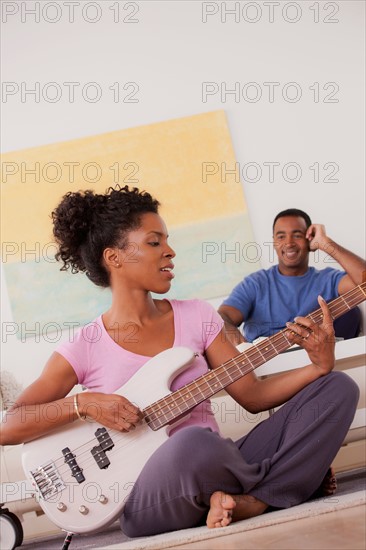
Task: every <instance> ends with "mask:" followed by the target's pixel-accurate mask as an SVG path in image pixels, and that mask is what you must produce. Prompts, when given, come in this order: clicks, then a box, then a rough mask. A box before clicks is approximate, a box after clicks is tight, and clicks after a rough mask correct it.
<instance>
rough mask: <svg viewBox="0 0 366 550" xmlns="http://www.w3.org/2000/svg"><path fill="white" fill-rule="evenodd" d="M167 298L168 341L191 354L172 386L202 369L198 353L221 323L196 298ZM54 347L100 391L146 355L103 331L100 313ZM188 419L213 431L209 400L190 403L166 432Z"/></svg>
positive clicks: (111, 388) (119, 382) (113, 386)
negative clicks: (171, 320)
mask: <svg viewBox="0 0 366 550" xmlns="http://www.w3.org/2000/svg"><path fill="white" fill-rule="evenodd" d="M169 302H170V304H171V306H172V309H173V314H174V333H175V338H174V344H173V346H174V347H176V346H185V347H188V348H190V349H191V350H192V351H194V352H195V353H196V354H197V356H196V358H195V360H194V361H193V363H192V365H191V366H189V367H187V369H186V370H185V371H183V372H182V373H180V374H179V375H178V376H177V377H176V378H175V379H174V381H173V383H172V387H171V390H172V391H175V390H178V389H180V388H181V387H182V386H184V385H186V384H188V383H189V382H191V381H192V380H194V379H196V378H198V377H199V376H201V375H202V374H205V373H206V372H207V371H208V365H207V361H206V359H205V356H204V353H205V350H206V349H207V348H208V347H209V346H210V344H211V343H212V342H213V340H214V339H215V338H216V336H217V335H218V334H219V332H220V331H221V329H222V327H223V324H224V323H223V320H222V319H221V317H220V316H219V314H218V313H217V312H216V311H215V309H214V308H213V307H212V306H211V305H210V304H208V303H207V302H204V301H202V300H185V301H181V300H169ZM56 351H57V352H58V353H60V354H61V355H62V356H63V357H64V358H65V359H66V360H67V361H68V362H69V363H70V365H71V366H72V367H73V369H74V370H75V373H76V375H77V377H78V381H79V384H82V385H83V386H85V387H86V388H87V389H88V390H90V391H99V392H103V393H114V392H116V391H117V390H119V389H120V388H121V387H122V386H123V385H124V384H125V383H126V382H127V381H128V380H129V379H130V378H131V377H132V376H133V375H134V374H135V373H136V372H137V371H138V370H139V369H140V368H141V367H142V366H143V365H144V364H145V363H146V362H147V361H148V360H149V359H151V357H148V356H145V355H138V354H136V353H132V352H131V351H127V350H125V349H124V348H122V347H121V346H119V345H118V344H117V343H116V342H115V341H114V340H113V338H111V336H110V335H109V334H108V332H107V331H106V329H105V327H104V324H103V321H102V317H101V316H100V317H98V318H97V319H95V320H94V321H93V322H91V323H89V324H87V325H85V326H84V327H83V328H81V329H80V330H79V331H78V332H77V333H76V335H75V338H74V340H73V341H72V342H63V343H61V344H60V346H59V347H58V348H57V349H56ZM122 394H123V392H122ZM193 425H195V426H203V427H205V428H211V429H212V430H213V431H217V432H218V431H219V428H218V425H217V423H216V420H215V418H214V415H213V412H212V410H211V405H210V401H209V400H207V401H204V402H203V403H200V404H199V405H197V406H196V407H194V409H192V410H191V411H190V416H188V417H187V419H185V420H184V421H183V422H181V423H180V424H179V425H177V427H176V429H174V430H172V431H171V434H172V433H173V432H174V431H175V430H177V429H180V428H183V427H185V426H193Z"/></svg>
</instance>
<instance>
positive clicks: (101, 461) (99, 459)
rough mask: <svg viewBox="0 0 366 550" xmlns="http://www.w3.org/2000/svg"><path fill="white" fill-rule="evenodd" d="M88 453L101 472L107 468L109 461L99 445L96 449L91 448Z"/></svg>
mask: <svg viewBox="0 0 366 550" xmlns="http://www.w3.org/2000/svg"><path fill="white" fill-rule="evenodd" d="M90 452H91V454H92V456H93V458H94V460H95V462H96V463H97V464H98V466H99V468H100V469H101V470H103V469H104V468H108V466H109V465H110V460H109V458H108V457H107V455H106V454H105V452H104V451H103V449H102V447H101V446H100V445H99V446H98V447H93V448H92V450H91V451H90Z"/></svg>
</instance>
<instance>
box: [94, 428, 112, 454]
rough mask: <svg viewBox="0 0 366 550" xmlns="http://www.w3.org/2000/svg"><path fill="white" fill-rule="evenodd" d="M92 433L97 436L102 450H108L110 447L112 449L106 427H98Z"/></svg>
mask: <svg viewBox="0 0 366 550" xmlns="http://www.w3.org/2000/svg"><path fill="white" fill-rule="evenodd" d="M94 435H95V437H96V438H97V440H98V442H99V444H100V447H101V448H102V449H103V451H109V450H110V449H113V447H114V443H113V441H112V438H111V436H110V435H109V433H108V432H107V430H106V428H98V429H97V431H96V432H95V434H94Z"/></svg>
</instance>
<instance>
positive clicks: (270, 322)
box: [223, 265, 346, 342]
mask: <svg viewBox="0 0 366 550" xmlns="http://www.w3.org/2000/svg"><path fill="white" fill-rule="evenodd" d="M345 275H346V273H345V272H344V271H339V270H337V269H332V268H330V267H327V268H326V269H322V270H320V271H319V270H317V269H315V268H314V267H309V269H308V271H307V272H306V273H305V275H300V276H286V275H282V274H281V273H280V272H279V270H278V265H275V266H273V267H271V268H270V269H261V270H260V271H256V272H255V273H252V274H251V275H248V276H247V277H245V278H244V279H243V281H241V283H239V284H238V285H236V287H235V288H234V289H233V291H232V292H231V294H230V296H229V297H228V298H227V299H226V300H224V302H223V304H224V305H227V306H232V307H235V308H236V309H238V310H239V311H240V312H241V313H242V315H243V317H244V331H243V332H244V336H245V338H246V340H248V342H252V341H253V340H255V339H256V338H258V337H259V336H272V334H275V333H276V332H278V331H279V330H282V329H283V328H284V327H285V325H286V323H287V321H293V320H294V317H296V316H306V315H308V314H309V313H311V312H312V311H314V310H316V309H318V308H319V304H318V299H317V298H318V295H319V294H320V295H321V296H322V297H323V298H324V300H325V301H327V302H328V301H329V300H333V299H334V298H337V297H338V295H339V294H338V284H339V281H340V280H341V279H342V277H344V276H345Z"/></svg>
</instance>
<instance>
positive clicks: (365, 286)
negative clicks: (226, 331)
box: [142, 283, 366, 430]
mask: <svg viewBox="0 0 366 550" xmlns="http://www.w3.org/2000/svg"><path fill="white" fill-rule="evenodd" d="M365 298H366V283H362V284H361V285H358V286H356V287H355V288H353V289H351V290H349V291H348V292H346V293H345V294H343V295H342V296H339V298H336V299H335V300H332V301H331V302H329V304H328V308H329V310H330V313H331V316H332V318H333V319H337V318H338V317H340V316H341V315H343V313H345V312H346V311H348V310H350V309H352V308H354V307H355V306H357V305H358V304H360V303H361V302H363V301H364V300H365ZM307 318H309V319H311V320H312V321H313V322H314V323H316V324H320V323H321V322H322V319H323V312H322V310H321V308H319V309H317V310H316V311H313V312H312V313H310V314H309V315H307ZM289 332H290V331H289V329H287V328H285V329H283V330H281V331H280V332H278V333H277V334H274V335H273V336H270V337H269V338H266V339H265V340H263V341H262V342H260V343H259V344H257V345H254V346H252V347H251V348H250V349H249V350H247V351H245V352H242V353H239V354H238V355H236V356H235V357H233V358H232V359H230V360H229V361H227V362H226V363H223V364H222V365H221V366H220V367H218V368H217V369H215V370H212V371H209V372H208V373H206V374H204V375H202V376H200V377H199V378H196V379H195V380H193V382H190V383H189V384H187V385H186V386H184V387H183V388H181V389H179V390H176V391H174V392H172V393H170V394H169V395H167V396H166V397H163V398H162V399H159V400H158V401H156V402H155V403H153V404H152V405H149V406H148V407H146V408H145V409H144V410H143V411H142V412H143V415H144V419H145V421H146V423H147V424H148V425H149V426H150V428H151V429H153V430H158V429H159V428H162V427H163V426H165V425H167V424H169V423H170V422H172V421H173V420H175V419H176V418H178V417H179V416H181V415H183V414H185V413H187V412H188V411H189V410H190V409H192V408H193V407H195V406H196V405H198V404H199V403H202V402H203V401H205V400H206V399H209V398H210V397H212V396H213V395H215V394H216V393H218V392H219V391H220V390H222V389H223V388H226V387H227V386H229V385H230V384H231V383H233V382H235V381H236V380H238V379H239V378H241V377H242V376H245V375H246V374H248V373H249V372H251V371H253V370H254V369H256V368H258V367H259V366H261V365H263V364H264V363H266V362H267V361H269V360H270V359H273V357H276V356H277V355H278V354H279V353H282V352H283V351H285V350H286V349H288V348H290V347H291V346H292V342H291V341H290V340H289V339H288V334H289Z"/></svg>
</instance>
